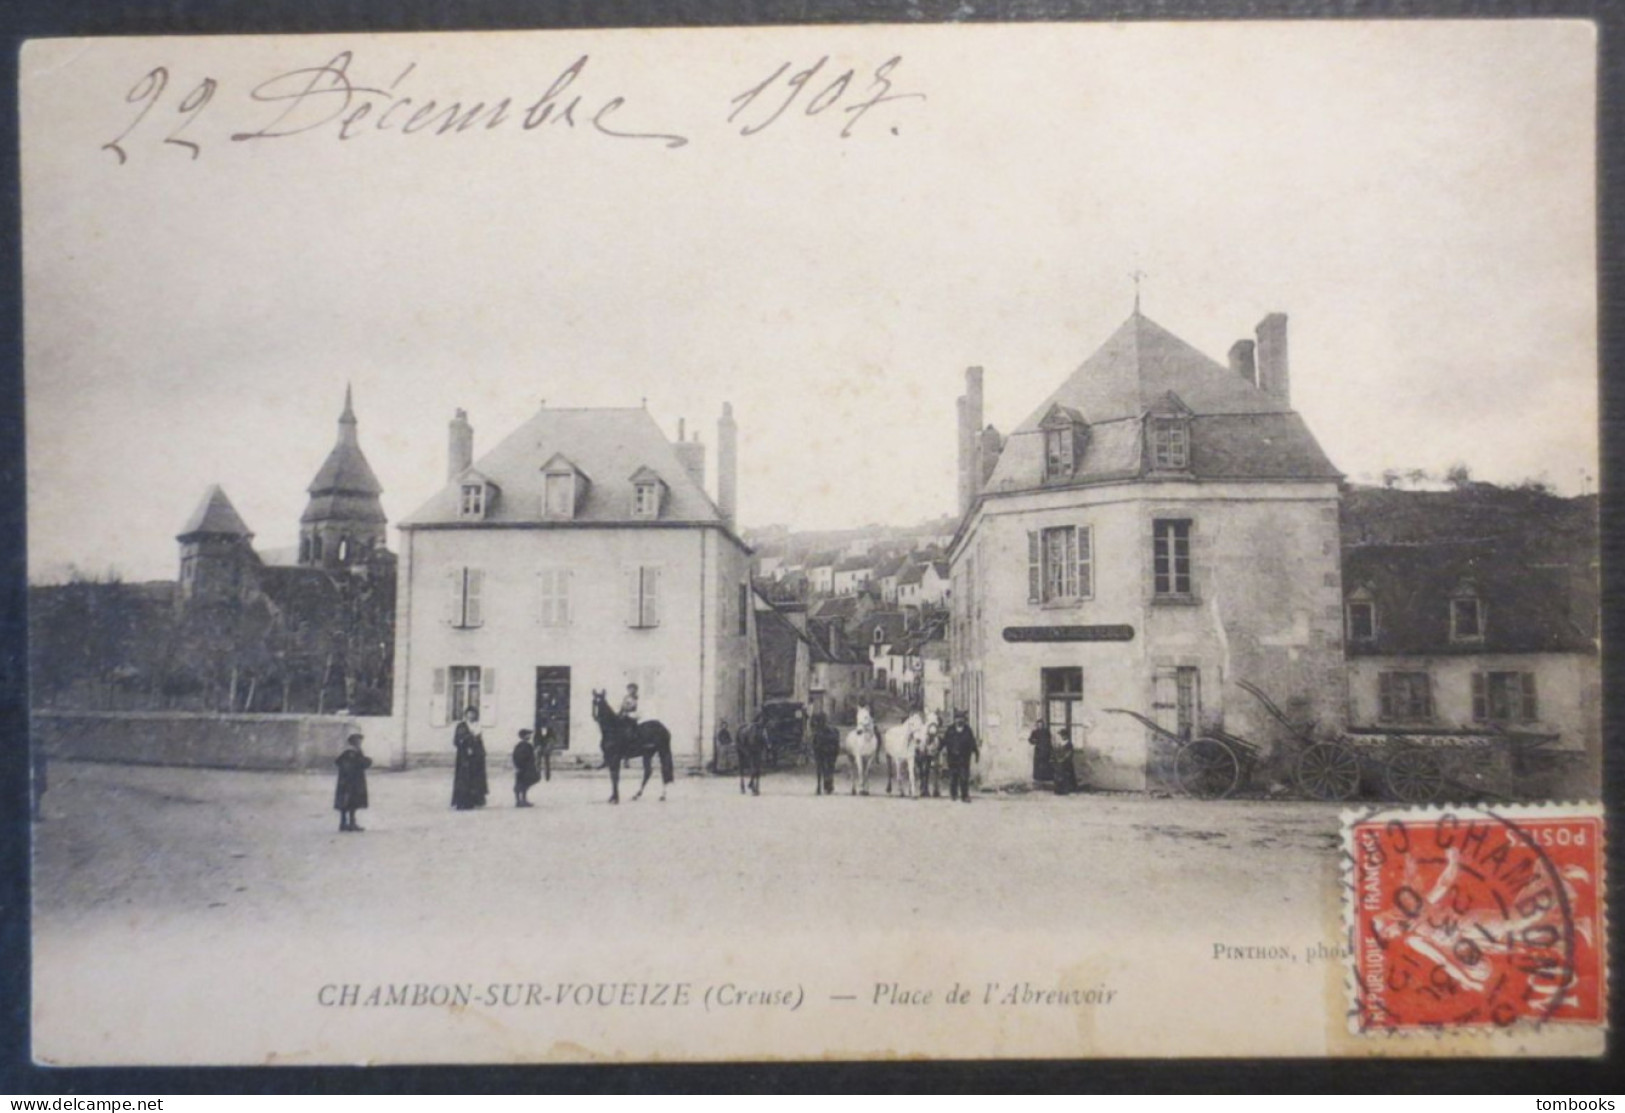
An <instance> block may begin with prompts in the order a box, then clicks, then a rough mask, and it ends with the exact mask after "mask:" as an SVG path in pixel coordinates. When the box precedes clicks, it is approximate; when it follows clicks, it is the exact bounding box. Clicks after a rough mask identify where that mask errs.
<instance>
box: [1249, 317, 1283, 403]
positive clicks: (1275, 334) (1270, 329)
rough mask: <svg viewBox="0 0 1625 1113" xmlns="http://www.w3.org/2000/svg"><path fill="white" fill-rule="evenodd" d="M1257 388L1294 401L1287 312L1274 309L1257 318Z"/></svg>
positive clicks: (1274, 396) (1280, 398) (1279, 397)
mask: <svg viewBox="0 0 1625 1113" xmlns="http://www.w3.org/2000/svg"><path fill="white" fill-rule="evenodd" d="M1256 332H1257V335H1258V388H1259V389H1260V390H1262V391H1263V392H1264V393H1265V394H1268V395H1269V396H1270V397H1271V398H1275V399H1278V400H1279V401H1280V402H1281V403H1282V404H1283V405H1290V404H1291V402H1292V379H1291V375H1290V373H1289V371H1288V364H1287V351H1286V314H1285V313H1271V314H1270V315H1269V316H1268V317H1265V318H1264V319H1263V320H1262V321H1260V322H1258V328H1257V330H1256Z"/></svg>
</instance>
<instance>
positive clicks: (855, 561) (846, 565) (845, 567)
mask: <svg viewBox="0 0 1625 1113" xmlns="http://www.w3.org/2000/svg"><path fill="white" fill-rule="evenodd" d="M873 567H874V561H872V560H870V559H869V558H868V557H866V556H856V557H848V558H847V559H845V560H843V561H841V563H839V564H837V565H836V566H835V571H837V572H866V571H868V570H869V569H871V568H873Z"/></svg>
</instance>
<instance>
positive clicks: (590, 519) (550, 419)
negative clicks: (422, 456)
mask: <svg viewBox="0 0 1625 1113" xmlns="http://www.w3.org/2000/svg"><path fill="white" fill-rule="evenodd" d="M558 456H563V457H564V458H565V459H567V460H568V461H569V462H570V463H571V465H572V466H573V467H575V468H576V469H577V470H578V471H580V472H581V473H582V474H583V475H584V476H587V477H589V479H588V482H587V483H586V491H585V494H584V495H582V496H581V497H580V498H578V501H577V506H576V513H575V517H574V518H573V519H572V521H574V522H585V523H595V524H599V523H616V524H626V525H647V524H649V522H648V520H647V519H639V518H634V517H633V515H632V506H633V501H632V493H633V492H632V486H633V484H632V476H633V475H634V474H636V473H637V472H638V470H639V469H640V468H644V467H647V468H650V469H652V470H654V471H655V472H657V473H658V474H659V475H660V477H661V479H662V480H663V481H664V482H665V484H666V488H667V489H666V497H665V498H664V499H663V500H662V505H661V510H660V518H659V521H661V522H667V523H670V522H677V523H682V524H711V523H715V524H717V525H723V524H724V522H723V518H722V514H721V512H720V511H719V510H718V509H717V506H716V504H715V503H713V502H712V501H711V499H710V497H709V496H708V495H706V493H705V491H704V490H703V489H701V487H700V486H699V484H697V483H696V482H695V481H694V478H693V477H692V476H691V475H689V473H688V470H687V469H686V468H684V467H683V466H682V463H681V462H680V461H679V460H678V459H677V452H676V450H675V448H674V447H673V446H672V444H671V442H670V441H668V440H667V439H666V435H665V434H664V433H662V432H661V430H660V426H658V425H657V424H655V420H654V418H652V417H651V416H649V412H648V411H647V410H644V409H631V408H626V409H557V408H544V409H541V410H539V411H537V413H536V414H535V415H534V416H533V417H531V418H530V420H528V421H526V422H525V423H524V424H523V425H521V426H520V427H519V428H518V429H516V430H514V432H512V433H510V434H509V435H508V436H507V437H506V438H505V439H503V440H502V441H501V442H500V443H499V444H498V445H497V446H496V447H495V448H493V449H492V450H491V451H490V452H488V453H486V454H485V455H484V456H481V457H480V458H479V460H478V461H476V464H475V466H476V467H477V469H478V470H479V471H480V473H481V474H482V475H484V476H486V477H488V478H489V479H490V481H491V482H492V483H494V484H495V485H497V486H498V487H499V488H500V489H501V491H500V494H499V495H498V496H497V497H496V498H495V499H493V500H492V502H491V505H490V506H488V507H487V508H486V513H485V517H484V519H482V520H481V521H480V522H474V523H470V522H468V521H465V520H463V519H461V518H460V517H459V515H458V511H459V507H458V495H459V492H458V481H457V480H456V479H453V480H451V481H449V482H448V483H447V484H446V486H444V487H443V488H441V489H440V491H439V492H437V493H436V494H435V495H434V496H433V497H432V498H430V499H429V500H428V501H427V502H425V503H424V504H423V505H422V506H420V507H419V508H418V509H417V510H416V511H414V512H413V513H412V514H411V515H409V516H408V517H407V518H406V519H405V520H404V521H402V522H401V523H400V524H401V527H402V528H406V529H412V528H418V527H423V526H451V525H457V526H465V527H466V526H473V527H478V526H479V525H482V524H492V523H494V524H530V523H535V524H538V525H540V524H543V523H544V522H545V524H547V525H549V526H568V525H570V524H571V523H570V522H569V521H564V522H561V521H557V520H549V519H544V518H543V516H542V495H543V489H544V480H543V475H542V469H543V467H544V465H545V464H546V463H547V462H548V461H550V460H552V459H554V458H555V457H558Z"/></svg>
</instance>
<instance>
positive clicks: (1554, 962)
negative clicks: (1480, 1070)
mask: <svg viewBox="0 0 1625 1113" xmlns="http://www.w3.org/2000/svg"><path fill="white" fill-rule="evenodd" d="M1528 812H1529V809H1524V808H1517V807H1514V808H1508V809H1496V810H1492V809H1489V808H1482V807H1462V808H1425V809H1392V808H1386V809H1373V810H1369V811H1366V812H1363V813H1352V814H1345V816H1344V837H1345V849H1346V851H1347V853H1348V857H1347V859H1346V861H1345V865H1346V869H1347V877H1348V880H1349V883H1350V884H1349V887H1348V890H1347V893H1346V898H1347V899H1348V901H1349V909H1350V912H1351V917H1350V923H1349V928H1350V933H1351V939H1350V943H1351V951H1352V957H1351V964H1352V978H1353V980H1352V983H1351V986H1350V990H1351V993H1350V996H1351V1000H1350V1005H1351V1013H1350V1018H1351V1022H1352V1024H1353V1026H1354V1028H1355V1029H1356V1030H1357V1031H1373V1030H1389V1031H1403V1030H1429V1029H1432V1030H1441V1029H1452V1028H1491V1029H1496V1028H1507V1027H1511V1026H1512V1025H1514V1024H1516V1023H1518V1022H1520V1021H1523V1022H1531V1023H1533V1024H1535V1025H1541V1024H1544V1023H1547V1022H1548V1021H1552V1020H1555V1019H1559V1017H1558V1013H1559V1010H1562V1009H1563V1008H1564V1006H1565V1003H1566V1002H1568V1001H1569V999H1570V994H1571V990H1572V987H1573V986H1574V985H1575V983H1576V980H1577V979H1576V955H1577V948H1576V927H1575V925H1576V916H1575V911H1574V907H1573V902H1572V901H1571V899H1570V893H1569V890H1568V886H1567V884H1566V879H1565V874H1564V866H1562V865H1560V864H1559V863H1558V862H1557V861H1554V859H1553V857H1552V855H1551V854H1550V853H1548V850H1547V847H1546V846H1543V845H1542V843H1543V841H1548V842H1549V840H1551V839H1552V837H1553V836H1552V831H1551V828H1552V827H1553V826H1554V825H1557V826H1559V827H1560V828H1561V825H1562V824H1564V823H1575V822H1589V820H1585V821H1580V820H1567V819H1564V818H1562V817H1559V816H1556V815H1553V816H1551V817H1547V816H1546V815H1545V814H1544V813H1540V812H1538V811H1537V812H1535V813H1534V814H1533V816H1531V815H1529V814H1527V813H1528ZM1508 813H1511V814H1508ZM1558 833H1559V834H1560V835H1561V836H1562V839H1563V845H1565V846H1566V845H1568V843H1570V842H1573V841H1574V839H1575V838H1576V836H1575V835H1574V832H1573V831H1571V830H1569V829H1567V828H1561V829H1560V830H1559V832H1558ZM1599 834H1600V829H1599ZM1578 837H1579V838H1580V839H1581V843H1582V845H1583V844H1584V833H1583V832H1582V833H1581V835H1580V836H1578ZM1595 841H1596V840H1593V846H1592V847H1591V850H1592V851H1593V852H1596V848H1595V846H1594V843H1595ZM1564 1019H1567V1018H1566V1017H1565V1018H1564Z"/></svg>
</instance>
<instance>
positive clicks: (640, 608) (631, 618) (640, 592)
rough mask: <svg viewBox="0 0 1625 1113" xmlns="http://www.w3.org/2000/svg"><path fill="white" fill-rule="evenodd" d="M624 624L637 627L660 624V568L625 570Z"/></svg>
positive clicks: (648, 567)
mask: <svg viewBox="0 0 1625 1113" xmlns="http://www.w3.org/2000/svg"><path fill="white" fill-rule="evenodd" d="M626 624H627V625H628V626H632V627H636V628H639V629H643V628H647V627H651V626H659V625H660V569H659V568H655V567H650V566H643V567H639V568H628V569H627V570H626Z"/></svg>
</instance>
